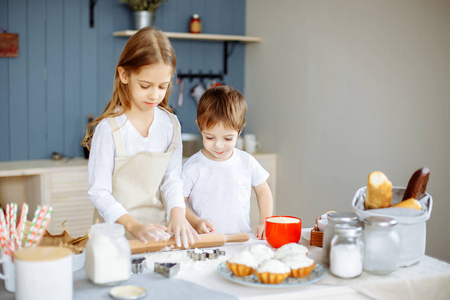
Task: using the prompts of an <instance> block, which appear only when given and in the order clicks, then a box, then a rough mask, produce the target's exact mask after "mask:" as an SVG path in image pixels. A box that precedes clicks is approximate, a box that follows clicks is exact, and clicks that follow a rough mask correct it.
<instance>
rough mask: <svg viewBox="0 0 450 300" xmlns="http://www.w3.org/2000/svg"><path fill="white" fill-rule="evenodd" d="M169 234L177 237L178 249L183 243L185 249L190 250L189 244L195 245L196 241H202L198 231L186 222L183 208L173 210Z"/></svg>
mask: <svg viewBox="0 0 450 300" xmlns="http://www.w3.org/2000/svg"><path fill="white" fill-rule="evenodd" d="M167 233H169V234H173V235H174V236H175V242H176V244H177V247H181V243H183V247H184V248H185V249H188V248H189V244H194V243H195V240H200V237H199V235H198V234H197V231H195V229H194V228H193V227H192V226H191V224H189V222H188V220H186V217H185V212H184V209H182V208H181V207H174V208H172V211H171V216H170V221H169V224H168V225H167Z"/></svg>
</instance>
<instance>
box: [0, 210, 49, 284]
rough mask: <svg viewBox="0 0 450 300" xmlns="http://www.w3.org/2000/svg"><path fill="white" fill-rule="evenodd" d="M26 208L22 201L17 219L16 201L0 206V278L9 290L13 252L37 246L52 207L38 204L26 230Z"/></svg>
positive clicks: (47, 222) (12, 271)
mask: <svg viewBox="0 0 450 300" xmlns="http://www.w3.org/2000/svg"><path fill="white" fill-rule="evenodd" d="M28 209H29V207H28V204H26V203H24V204H23V205H22V211H21V214H20V219H19V220H17V203H11V204H7V205H6V210H5V211H3V208H0V248H1V255H2V256H1V259H0V263H1V264H2V265H3V274H2V273H0V278H1V279H3V280H4V281H5V288H6V290H7V291H9V292H15V282H14V280H15V279H14V277H15V275H14V252H15V251H17V250H19V249H22V248H32V247H37V246H39V243H40V242H41V240H42V237H43V235H44V232H45V229H46V228H47V226H48V224H49V222H50V218H51V213H52V207H49V206H48V205H44V206H42V207H41V206H39V205H38V206H37V208H36V211H35V213H34V216H33V219H32V221H31V225H30V228H29V230H27V229H26V227H27V215H28ZM17 221H18V222H17Z"/></svg>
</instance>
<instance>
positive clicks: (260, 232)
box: [255, 223, 266, 240]
mask: <svg viewBox="0 0 450 300" xmlns="http://www.w3.org/2000/svg"><path fill="white" fill-rule="evenodd" d="M255 236H256V237H257V238H258V239H260V240H265V239H266V232H265V231H264V223H262V224H259V225H258V227H257V228H256V230H255Z"/></svg>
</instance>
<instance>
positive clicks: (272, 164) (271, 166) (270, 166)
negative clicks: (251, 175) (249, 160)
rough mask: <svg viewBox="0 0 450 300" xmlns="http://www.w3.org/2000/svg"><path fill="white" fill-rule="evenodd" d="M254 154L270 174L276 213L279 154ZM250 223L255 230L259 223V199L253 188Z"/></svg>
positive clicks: (269, 179) (269, 180)
mask: <svg viewBox="0 0 450 300" xmlns="http://www.w3.org/2000/svg"><path fill="white" fill-rule="evenodd" d="M253 156H254V157H255V158H256V160H257V161H258V162H259V163H260V164H261V166H262V167H263V168H264V169H265V170H266V171H267V172H269V174H270V176H269V178H268V179H267V183H268V184H269V187H270V189H271V190H272V196H273V207H274V213H275V195H276V182H277V177H276V176H277V174H276V173H277V156H276V154H254V155H253ZM250 224H251V226H252V230H253V231H254V230H255V228H256V227H257V226H258V224H259V208H258V201H257V199H256V195H255V191H254V190H253V189H252V196H251V199H250Z"/></svg>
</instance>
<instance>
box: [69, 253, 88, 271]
mask: <svg viewBox="0 0 450 300" xmlns="http://www.w3.org/2000/svg"><path fill="white" fill-rule="evenodd" d="M85 261H86V253H85V252H84V250H83V252H81V253H80V254H73V255H72V271H73V272H75V271H78V270H80V269H82V268H83V267H84V263H85Z"/></svg>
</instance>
